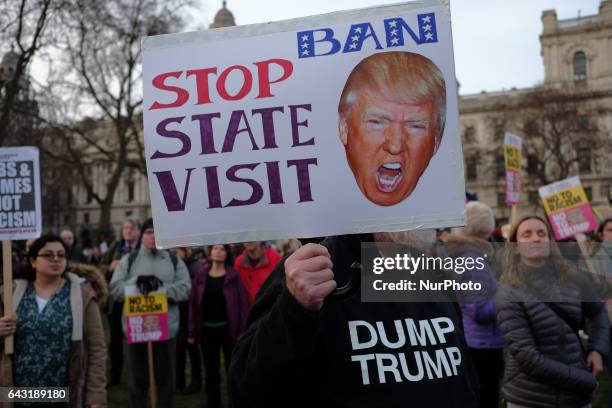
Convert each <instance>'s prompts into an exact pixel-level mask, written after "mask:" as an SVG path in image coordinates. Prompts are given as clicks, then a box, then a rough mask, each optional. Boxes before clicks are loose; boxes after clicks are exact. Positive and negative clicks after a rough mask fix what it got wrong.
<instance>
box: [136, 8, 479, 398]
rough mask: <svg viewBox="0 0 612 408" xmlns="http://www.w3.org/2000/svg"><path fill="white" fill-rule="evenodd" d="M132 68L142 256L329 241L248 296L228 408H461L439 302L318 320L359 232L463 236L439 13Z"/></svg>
mask: <svg viewBox="0 0 612 408" xmlns="http://www.w3.org/2000/svg"><path fill="white" fill-rule="evenodd" d="M228 49H231V50H239V51H240V52H229V53H228V52H227V50H228ZM143 58H144V65H143V83H144V90H143V94H144V106H145V107H146V108H145V111H144V128H145V131H144V137H145V147H146V156H147V171H148V175H149V178H148V179H149V184H150V189H149V190H150V193H151V206H152V213H153V214H154V216H155V221H156V226H157V232H158V241H157V242H158V244H159V245H160V247H173V246H182V245H190V246H191V245H206V244H220V243H229V242H247V241H262V240H272V239H283V238H291V237H304V238H308V237H319V236H335V237H331V238H328V239H326V240H325V241H324V243H323V245H315V244H308V245H305V246H304V247H302V248H300V249H298V250H297V251H295V253H293V254H292V255H291V256H290V257H288V258H287V259H286V260H285V261H284V262H282V263H281V264H280V265H279V266H278V267H277V268H276V269H275V270H274V271H273V272H272V273H271V274H270V276H269V278H268V279H267V280H266V282H265V283H264V284H263V286H262V287H261V289H260V290H259V292H258V294H257V297H256V298H255V301H254V303H253V307H252V313H251V316H250V324H249V325H250V326H249V329H248V330H247V332H246V333H245V334H244V336H243V337H242V338H241V340H240V341H239V343H238V345H237V348H236V351H235V355H234V357H233V359H232V365H231V368H230V381H229V382H230V396H231V398H232V400H233V406H234V407H236V408H240V407H245V406H247V407H260V406H266V407H271V406H291V407H301V406H304V407H315V406H316V407H318V406H330V405H334V406H351V407H360V406H363V407H366V406H367V407H370V406H385V407H393V406H406V405H407V404H411V405H414V406H418V407H428V406H431V407H441V406H444V407H456V408H459V407H461V408H466V407H467V408H469V407H475V406H476V405H477V399H478V397H477V392H476V387H477V386H476V385H475V384H476V378H475V373H474V370H473V367H472V365H471V359H470V358H469V354H468V351H467V345H466V343H465V339H464V335H463V331H462V330H463V329H462V324H461V317H460V315H459V314H458V310H457V309H456V308H455V307H454V305H453V303H451V302H436V301H434V302H430V303H427V304H424V303H417V302H412V303H410V302H406V303H393V302H391V301H384V302H379V303H376V302H371V303H368V302H365V301H364V302H362V301H361V299H360V297H359V296H357V295H354V296H350V297H347V298H344V299H342V300H337V301H335V302H331V301H330V302H326V303H325V306H323V303H324V299H326V297H327V296H328V295H329V294H331V293H332V292H333V291H334V289H335V288H336V286H337V285H339V286H342V285H343V284H345V283H347V282H349V281H350V280H351V276H350V275H351V272H353V273H354V271H355V269H356V268H351V267H352V266H353V264H355V263H356V262H359V261H361V244H362V242H372V241H376V242H377V243H378V242H385V241H388V240H389V239H391V237H392V236H393V233H376V234H374V235H372V234H370V233H374V232H377V231H406V230H410V229H421V230H424V231H425V232H424V233H422V232H411V233H409V234H407V235H409V236H412V237H415V236H417V235H421V234H425V235H426V236H427V237H428V239H427V240H426V241H427V242H428V243H429V244H432V243H433V242H435V231H434V230H433V229H434V228H442V227H455V226H460V225H463V224H464V223H465V183H464V180H463V174H464V169H463V160H462V152H461V140H460V131H459V121H458V104H457V97H456V96H457V89H456V76H455V72H454V61H453V52H452V35H451V24H450V8H449V4H448V1H447V0H430V1H425V2H417V3H414V4H410V3H407V4H398V5H389V6H381V7H377V8H371V9H367V10H355V11H347V12H342V13H334V14H329V15H324V16H313V17H307V18H304V19H299V20H293V21H290V22H283V23H279V24H275V23H271V24H262V25H254V26H249V27H232V28H228V29H220V30H207V31H206V32H198V33H182V34H177V35H170V36H158V37H149V38H147V39H145V40H144V41H143ZM322 73H324V74H323V75H322ZM339 99H340V101H339ZM338 102H340V103H339V105H338ZM443 134H446V135H443ZM338 136H339V140H338ZM345 157H346V162H345V161H344V158H345ZM347 163H348V165H347ZM347 234H353V235H347ZM367 272H370V271H367ZM357 275H358V274H357ZM353 277H354V276H353ZM349 292H350V291H349ZM338 293H340V294H346V292H342V291H341V292H335V295H334V298H335V299H337V298H338V296H337V294H338ZM432 367H433V368H432Z"/></svg>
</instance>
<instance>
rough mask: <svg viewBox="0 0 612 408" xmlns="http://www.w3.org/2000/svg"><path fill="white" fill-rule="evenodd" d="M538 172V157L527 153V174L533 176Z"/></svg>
mask: <svg viewBox="0 0 612 408" xmlns="http://www.w3.org/2000/svg"><path fill="white" fill-rule="evenodd" d="M537 173H538V157H537V156H536V155H535V154H528V155H527V174H529V175H531V176H533V175H534V174H537Z"/></svg>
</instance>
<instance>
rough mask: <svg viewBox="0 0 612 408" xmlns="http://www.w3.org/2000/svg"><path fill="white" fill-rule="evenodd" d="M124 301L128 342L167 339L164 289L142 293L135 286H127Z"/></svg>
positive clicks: (166, 298)
mask: <svg viewBox="0 0 612 408" xmlns="http://www.w3.org/2000/svg"><path fill="white" fill-rule="evenodd" d="M124 302H125V303H124V312H125V324H126V328H127V331H126V337H127V342H128V344H133V343H146V342H150V341H152V342H155V341H163V340H168V337H169V329H168V295H167V294H166V292H165V289H160V290H158V291H156V292H151V293H149V294H147V295H143V294H141V293H140V292H139V291H138V289H137V288H136V287H135V286H133V285H132V286H128V287H126V288H125V301H124Z"/></svg>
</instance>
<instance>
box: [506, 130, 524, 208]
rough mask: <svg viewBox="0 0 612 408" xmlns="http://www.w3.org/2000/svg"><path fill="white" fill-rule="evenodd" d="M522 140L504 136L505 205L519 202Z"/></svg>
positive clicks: (508, 135) (509, 135) (508, 133)
mask: <svg viewBox="0 0 612 408" xmlns="http://www.w3.org/2000/svg"><path fill="white" fill-rule="evenodd" d="M522 149H523V139H521V138H520V137H518V136H516V135H514V134H512V133H510V132H506V134H505V135H504V165H505V169H506V203H507V204H509V205H517V204H519V203H520V202H521V151H522Z"/></svg>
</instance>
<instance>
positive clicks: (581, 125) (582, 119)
mask: <svg viewBox="0 0 612 408" xmlns="http://www.w3.org/2000/svg"><path fill="white" fill-rule="evenodd" d="M576 127H577V128H578V130H589V117H588V116H587V115H578V117H577V118H576Z"/></svg>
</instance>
